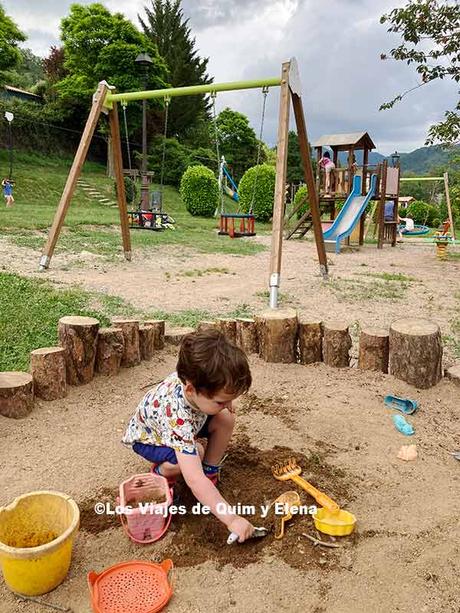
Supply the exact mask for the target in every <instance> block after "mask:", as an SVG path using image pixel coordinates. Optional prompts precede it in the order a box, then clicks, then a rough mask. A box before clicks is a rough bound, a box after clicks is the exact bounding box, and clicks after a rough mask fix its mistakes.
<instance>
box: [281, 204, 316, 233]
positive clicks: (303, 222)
mask: <svg viewBox="0 0 460 613" xmlns="http://www.w3.org/2000/svg"><path fill="white" fill-rule="evenodd" d="M312 225H313V219H312V217H311V212H310V209H308V211H305V213H304V214H303V215H302V217H301V218H300V219H299V220H298V221H297V223H296V224H295V225H294V226H293V227H292V228H288V227H287V225H286V232H285V237H286V239H287V240H289V239H290V238H302V237H303V236H305V234H306V233H307V232H308V230H310V228H311V227H312Z"/></svg>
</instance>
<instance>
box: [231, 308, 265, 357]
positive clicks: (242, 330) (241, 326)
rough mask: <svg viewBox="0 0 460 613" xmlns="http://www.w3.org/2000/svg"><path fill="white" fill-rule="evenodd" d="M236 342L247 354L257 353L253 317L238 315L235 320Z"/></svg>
mask: <svg viewBox="0 0 460 613" xmlns="http://www.w3.org/2000/svg"><path fill="white" fill-rule="evenodd" d="M236 344H237V345H238V347H240V348H241V349H242V350H243V351H244V352H245V353H247V354H248V355H249V354H250V353H259V339H258V338H257V327H256V322H255V320H254V319H249V318H244V317H238V318H237V320H236Z"/></svg>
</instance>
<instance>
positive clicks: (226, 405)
mask: <svg viewBox="0 0 460 613" xmlns="http://www.w3.org/2000/svg"><path fill="white" fill-rule="evenodd" d="M185 394H186V396H187V400H188V401H189V402H190V403H191V404H192V405H193V406H194V407H195V408H197V409H199V410H200V411H201V412H202V413H205V414H206V415H217V413H220V412H221V411H222V410H223V409H228V410H229V411H233V408H232V402H233V400H236V398H238V396H239V394H227V393H225V392H224V391H223V390H221V391H218V392H216V393H215V394H214V396H213V397H212V398H208V397H207V396H205V395H204V394H200V393H199V392H197V391H196V390H195V388H194V386H193V385H192V384H191V383H189V382H187V383H186V385H185Z"/></svg>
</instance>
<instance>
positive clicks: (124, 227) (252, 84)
mask: <svg viewBox="0 0 460 613" xmlns="http://www.w3.org/2000/svg"><path fill="white" fill-rule="evenodd" d="M261 87H281V99H280V111H279V126H278V148H277V160H276V184H275V199H274V207H273V230H272V244H271V257H270V282H269V285H270V306H271V307H272V308H277V307H278V290H279V286H280V273H281V260H282V241H283V219H284V210H285V200H286V195H285V184H286V171H287V152H288V130H289V107H290V104H289V101H290V99H291V100H292V104H293V108H294V114H295V119H296V124H297V133H298V137H299V146H300V151H301V155H302V164H303V167H304V174H305V180H306V182H307V187H308V193H309V200H310V208H311V212H312V219H313V226H314V232H315V240H316V247H317V251H318V259H319V264H320V272H321V274H322V276H323V277H324V278H325V279H327V257H326V250H325V246H324V239H323V232H322V228H321V215H320V211H319V205H318V195H317V192H316V188H315V181H314V176H313V167H312V163H311V156H310V146H309V144H308V137H307V131H306V124H305V117H304V112H303V107H302V99H301V86H300V79H299V74H298V69H297V62H296V60H295V59H291V60H290V61H289V62H285V63H283V65H282V74H281V78H280V77H274V78H271V79H263V80H255V81H236V82H231V83H211V84H209V85H196V86H191V87H177V88H171V89H161V90H153V91H141V92H128V93H124V94H120V93H115V92H114V91H113V89H114V88H111V87H110V86H109V85H108V84H107V83H106V82H105V81H101V83H99V86H98V88H97V90H96V93H95V94H94V96H93V104H92V107H91V111H90V113H89V116H88V119H87V122H86V126H85V129H84V131H83V135H82V138H81V141H80V144H79V146H78V149H77V153H76V155H75V158H74V161H73V164H72V167H71V169H70V172H69V176H68V177H67V181H66V184H65V187H64V191H63V193H62V196H61V200H60V202H59V205H58V208H57V210H56V213H55V216H54V220H53V224H52V226H51V229H50V232H49V237H48V240H47V242H46V244H45V246H44V249H43V255H42V257H41V259H40V270H41V271H43V270H45V269H47V268H48V267H49V264H50V260H51V257H52V255H53V253H54V249H55V246H56V243H57V240H58V237H59V233H60V231H61V228H62V225H63V223H64V219H65V215H66V213H67V210H68V208H69V205H70V201H71V199H72V196H73V194H74V192H75V188H76V185H77V180H78V178H79V176H80V174H81V170H82V167H83V164H84V162H85V159H86V156H87V154H88V149H89V146H90V143H91V139H92V137H93V135H94V132H95V129H96V126H97V122H98V120H99V117H100V115H101V113H102V112H108V115H109V123H110V134H111V138H112V143H113V155H114V169H115V176H116V183H117V201H118V209H119V213H120V224H121V233H122V241H123V251H124V256H125V258H126V259H127V260H131V239H130V233H129V225H128V218H127V206H126V194H125V187H124V178H123V163H122V151H121V136H120V126H119V119H118V109H117V102H131V101H135V100H149V99H155V98H160V99H161V98H172V97H177V96H189V95H197V94H209V93H217V92H222V91H236V90H242V89H255V88H261Z"/></svg>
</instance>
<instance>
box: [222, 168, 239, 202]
mask: <svg viewBox="0 0 460 613" xmlns="http://www.w3.org/2000/svg"><path fill="white" fill-rule="evenodd" d="M222 170H223V171H224V175H225V176H226V177H227V179H228V180H229V181H230V184H231V186H232V188H233V189H231V188H230V187H228V186H227V185H225V184H224V190H225V192H226V194H227V195H228V196H230V198H233V200H235V202H239V199H240V197H239V196H238V187H237V185H236V183H235V181H234V180H233V177H232V175H231V174H230V173H229V171H228V170H227V167H226V166H225V164H224V165H223V166H222Z"/></svg>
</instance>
